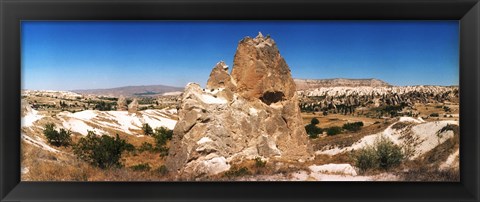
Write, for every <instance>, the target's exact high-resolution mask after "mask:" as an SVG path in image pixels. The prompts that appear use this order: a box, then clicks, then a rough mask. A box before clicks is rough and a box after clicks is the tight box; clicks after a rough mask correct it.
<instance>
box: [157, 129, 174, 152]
mask: <svg viewBox="0 0 480 202" xmlns="http://www.w3.org/2000/svg"><path fill="white" fill-rule="evenodd" d="M172 136H173V130H169V129H168V128H165V127H160V128H156V129H155V133H154V134H153V137H154V138H155V143H156V146H157V147H161V146H164V145H165V144H167V141H168V140H171V139H172Z"/></svg>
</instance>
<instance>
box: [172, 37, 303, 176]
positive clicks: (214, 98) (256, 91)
mask: <svg viewBox="0 0 480 202" xmlns="http://www.w3.org/2000/svg"><path fill="white" fill-rule="evenodd" d="M311 154H312V151H311V147H310V145H309V143H308V139H307V135H306V132H305V129H304V126H303V123H302V119H301V116H300V109H299V107H298V99H297V94H296V91H295V83H294V81H293V79H292V77H291V74H290V69H289V67H288V65H287V64H286V62H285V60H284V59H283V58H282V57H281V55H280V53H279V51H278V49H277V46H276V44H275V42H274V41H273V40H272V39H271V38H269V37H263V36H262V35H260V34H259V36H257V37H256V38H250V37H246V38H244V39H243V40H241V41H240V42H239V44H238V48H237V52H236V54H235V57H234V66H233V70H232V74H231V76H230V75H229V74H228V66H226V65H225V63H223V62H219V63H218V64H217V65H216V66H215V67H214V68H213V70H212V73H211V74H210V78H209V80H208V82H207V88H206V89H202V88H201V87H200V86H199V85H198V84H194V83H190V84H188V85H187V86H186V88H185V91H184V93H183V96H182V101H181V107H180V110H179V122H178V123H177V125H176V126H175V129H174V137H173V140H172V142H171V146H170V152H169V156H168V157H167V159H166V166H167V167H168V168H169V170H170V171H172V172H178V174H179V176H183V177H193V178H195V177H198V176H203V175H214V174H218V173H221V172H224V171H227V170H229V169H230V167H231V166H232V165H233V164H235V163H238V162H241V161H242V160H245V159H254V158H256V157H261V158H265V159H276V160H282V161H302V160H307V159H309V158H311V157H312V155H311Z"/></svg>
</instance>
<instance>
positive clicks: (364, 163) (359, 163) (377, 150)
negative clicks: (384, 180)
mask: <svg viewBox="0 0 480 202" xmlns="http://www.w3.org/2000/svg"><path fill="white" fill-rule="evenodd" d="M404 157H405V154H404V152H403V151H402V148H401V147H400V146H398V145H396V144H394V143H393V142H392V141H391V140H390V139H388V138H386V137H383V136H380V137H379V138H377V139H376V140H375V143H374V144H373V146H367V147H365V148H363V149H360V150H358V151H357V152H356V154H355V166H356V167H357V168H359V169H360V171H362V172H364V171H367V170H369V169H375V168H382V169H385V170H388V169H389V168H391V167H394V166H398V165H399V164H400V163H401V162H402V161H403V159H404Z"/></svg>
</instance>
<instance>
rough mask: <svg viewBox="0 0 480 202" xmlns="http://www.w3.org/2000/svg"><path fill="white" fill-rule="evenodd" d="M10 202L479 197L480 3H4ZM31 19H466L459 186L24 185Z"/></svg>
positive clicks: (2, 126) (0, 77) (4, 128)
mask: <svg viewBox="0 0 480 202" xmlns="http://www.w3.org/2000/svg"><path fill="white" fill-rule="evenodd" d="M0 17H1V19H0V26H1V31H0V34H1V38H0V48H1V54H0V61H1V68H0V112H1V114H0V200H1V201H27V200H28V201H32V200H34V201H147V200H148V201H156V200H158V201H197V200H199V201H373V200H377V201H407V200H409V201H426V200H429V201H479V191H480V190H479V181H480V178H479V176H480V175H479V171H480V169H479V159H480V157H479V146H480V142H479V130H478V129H479V127H478V125H479V123H480V122H479V114H480V111H479V103H480V102H479V98H480V94H479V90H480V89H479V78H480V74H479V69H480V66H479V63H480V60H479V58H480V57H479V56H480V52H479V50H480V41H479V37H480V4H479V1H478V0H385V1H380V0H337V1H334V0H315V1H312V0H300V1H294V0H281V1H278V0H277V1H275V0H258V1H254V0H222V1H220V0H197V1H194V0H179V1H173V0H140V1H133V0H126V1H122V0H117V1H108V0H85V1H81V0H0ZM22 20H459V22H460V23H459V24H460V101H461V107H460V114H461V119H460V126H461V127H460V134H461V146H460V158H461V160H460V162H461V165H460V171H461V181H460V182H448V183H447V182H419V183H413V182H21V181H20V88H21V85H20V82H21V78H20V73H21V71H20V62H21V60H20V21H22Z"/></svg>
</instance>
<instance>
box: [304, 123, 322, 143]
mask: <svg viewBox="0 0 480 202" xmlns="http://www.w3.org/2000/svg"><path fill="white" fill-rule="evenodd" d="M305 131H306V132H307V135H308V136H309V137H310V138H312V139H314V138H318V134H320V133H322V132H323V131H322V129H321V128H319V127H317V126H315V125H312V124H308V125H306V126H305Z"/></svg>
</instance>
